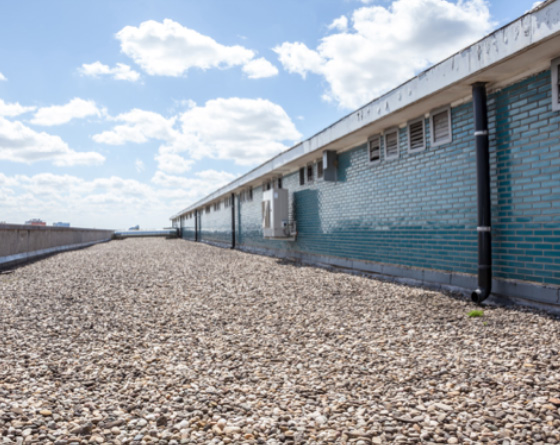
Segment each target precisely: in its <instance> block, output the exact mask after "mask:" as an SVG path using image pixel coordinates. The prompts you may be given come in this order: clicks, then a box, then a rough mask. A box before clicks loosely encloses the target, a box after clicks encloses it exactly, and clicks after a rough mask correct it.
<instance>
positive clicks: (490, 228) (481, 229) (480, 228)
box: [476, 226, 492, 232]
mask: <svg viewBox="0 0 560 445" xmlns="http://www.w3.org/2000/svg"><path fill="white" fill-rule="evenodd" d="M476 230H477V232H491V231H492V227H490V226H482V227H477V228H476Z"/></svg>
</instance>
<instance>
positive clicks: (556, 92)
mask: <svg viewBox="0 0 560 445" xmlns="http://www.w3.org/2000/svg"><path fill="white" fill-rule="evenodd" d="M550 77H551V78H552V109H553V110H554V111H560V57H558V58H557V59H554V60H553V61H552V63H551V66H550Z"/></svg>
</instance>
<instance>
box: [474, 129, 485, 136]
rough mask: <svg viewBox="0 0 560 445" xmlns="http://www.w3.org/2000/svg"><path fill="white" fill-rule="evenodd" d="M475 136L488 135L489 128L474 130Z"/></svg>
mask: <svg viewBox="0 0 560 445" xmlns="http://www.w3.org/2000/svg"><path fill="white" fill-rule="evenodd" d="M474 135H475V136H488V130H478V131H475V132H474Z"/></svg>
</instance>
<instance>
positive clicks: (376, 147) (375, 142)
mask: <svg viewBox="0 0 560 445" xmlns="http://www.w3.org/2000/svg"><path fill="white" fill-rule="evenodd" d="M380 158H381V142H380V140H379V136H374V137H372V138H370V139H369V160H370V161H371V162H376V161H379V159H380Z"/></svg>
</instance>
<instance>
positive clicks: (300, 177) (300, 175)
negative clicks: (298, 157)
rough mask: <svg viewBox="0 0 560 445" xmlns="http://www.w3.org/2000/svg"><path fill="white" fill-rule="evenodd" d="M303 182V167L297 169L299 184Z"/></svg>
mask: <svg viewBox="0 0 560 445" xmlns="http://www.w3.org/2000/svg"><path fill="white" fill-rule="evenodd" d="M304 184H305V167H301V168H300V169H299V185H304Z"/></svg>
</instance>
